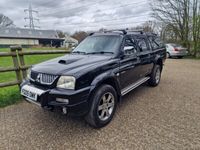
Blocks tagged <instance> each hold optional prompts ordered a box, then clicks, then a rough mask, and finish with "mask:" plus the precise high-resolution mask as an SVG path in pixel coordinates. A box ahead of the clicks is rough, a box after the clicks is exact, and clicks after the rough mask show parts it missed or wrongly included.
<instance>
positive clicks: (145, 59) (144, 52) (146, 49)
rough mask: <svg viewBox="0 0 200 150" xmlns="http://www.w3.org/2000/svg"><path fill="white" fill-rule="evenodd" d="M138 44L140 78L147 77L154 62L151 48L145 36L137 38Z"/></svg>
mask: <svg viewBox="0 0 200 150" xmlns="http://www.w3.org/2000/svg"><path fill="white" fill-rule="evenodd" d="M136 40H137V44H138V47H139V52H138V54H137V56H138V57H139V58H140V61H141V64H140V65H141V74H140V78H142V77H145V76H147V75H148V74H150V73H151V70H152V67H153V62H152V61H151V51H152V50H151V48H150V46H149V43H148V41H147V38H146V37H145V36H141V37H137V38H136Z"/></svg>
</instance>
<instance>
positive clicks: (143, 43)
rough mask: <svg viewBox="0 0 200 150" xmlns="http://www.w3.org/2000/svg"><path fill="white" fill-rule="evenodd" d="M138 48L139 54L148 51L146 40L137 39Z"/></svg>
mask: <svg viewBox="0 0 200 150" xmlns="http://www.w3.org/2000/svg"><path fill="white" fill-rule="evenodd" d="M138 47H139V49H140V51H141V52H145V51H148V47H147V43H146V40H145V39H143V38H141V39H138Z"/></svg>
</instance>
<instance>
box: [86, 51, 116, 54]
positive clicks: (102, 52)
mask: <svg viewBox="0 0 200 150" xmlns="http://www.w3.org/2000/svg"><path fill="white" fill-rule="evenodd" d="M106 53H107V54H114V53H113V52H105V51H100V52H91V53H87V54H106Z"/></svg>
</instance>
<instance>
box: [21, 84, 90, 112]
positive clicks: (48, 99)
mask: <svg viewBox="0 0 200 150" xmlns="http://www.w3.org/2000/svg"><path fill="white" fill-rule="evenodd" d="M27 85H28V86H30V87H34V88H36V89H40V90H42V91H44V92H43V93H42V94H41V95H38V96H37V100H36V101H35V100H31V99H30V98H29V97H27V96H25V99H26V100H27V101H29V102H32V103H34V104H37V105H39V106H41V107H43V108H55V107H56V108H61V109H62V108H66V109H67V112H68V113H69V114H73V115H78V116H80V115H84V114H86V113H87V112H88V109H89V102H88V99H89V93H90V89H91V87H86V88H83V89H80V90H65V89H59V88H54V89H47V88H44V87H39V86H36V85H33V84H31V83H30V82H28V81H25V82H23V83H22V84H21V89H23V87H24V86H27ZM33 92H34V91H33ZM23 96H24V95H23ZM58 98H59V99H67V100H68V102H67V103H65V102H60V101H56V99H58Z"/></svg>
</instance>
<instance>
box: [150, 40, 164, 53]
mask: <svg viewBox="0 0 200 150" xmlns="http://www.w3.org/2000/svg"><path fill="white" fill-rule="evenodd" d="M149 40H150V42H151V46H152V49H154V50H155V49H160V48H163V47H164V44H163V42H162V41H161V40H160V39H159V38H158V37H149Z"/></svg>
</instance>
